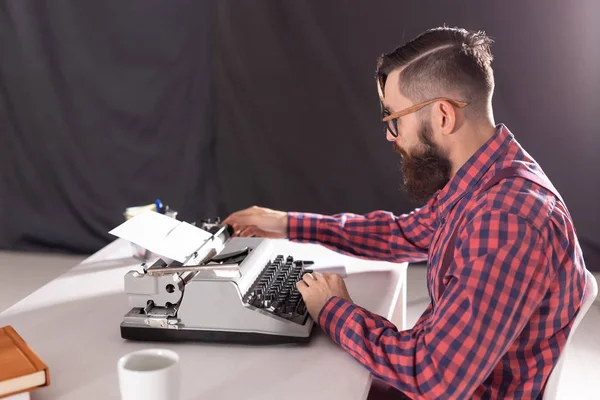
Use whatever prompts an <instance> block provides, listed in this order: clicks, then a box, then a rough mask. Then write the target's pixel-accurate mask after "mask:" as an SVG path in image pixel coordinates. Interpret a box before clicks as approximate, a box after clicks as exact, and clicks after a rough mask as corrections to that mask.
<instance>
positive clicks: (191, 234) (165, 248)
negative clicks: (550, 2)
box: [109, 211, 211, 263]
mask: <svg viewBox="0 0 600 400" xmlns="http://www.w3.org/2000/svg"><path fill="white" fill-rule="evenodd" d="M109 233H110V234H111V235H114V236H117V237H119V238H121V239H125V240H128V241H130V242H132V243H135V244H137V245H138V246H142V247H143V248H145V249H148V250H150V251H151V252H153V253H155V254H158V255H159V256H162V257H167V258H170V259H172V260H177V261H179V262H182V263H183V262H185V261H186V260H187V258H188V257H189V256H190V255H191V254H192V253H193V252H194V251H196V250H197V249H198V247H200V245H202V243H204V242H205V241H206V240H207V239H208V238H210V237H211V234H210V233H208V232H206V231H205V230H203V229H200V228H198V227H196V226H194V225H191V224H188V223H187V222H183V221H178V220H176V219H175V218H171V217H167V216H166V215H163V214H159V213H157V212H155V211H145V212H143V213H141V214H138V215H136V216H135V217H133V218H131V219H129V220H127V221H125V222H124V223H122V224H121V225H119V226H117V227H116V228H114V229H113V230H111V231H110V232H109Z"/></svg>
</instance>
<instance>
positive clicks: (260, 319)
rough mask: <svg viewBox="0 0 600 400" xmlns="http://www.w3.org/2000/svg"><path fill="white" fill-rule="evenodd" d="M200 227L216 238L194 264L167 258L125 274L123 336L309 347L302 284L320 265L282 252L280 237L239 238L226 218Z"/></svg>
mask: <svg viewBox="0 0 600 400" xmlns="http://www.w3.org/2000/svg"><path fill="white" fill-rule="evenodd" d="M198 227H199V228H201V229H204V230H206V231H207V232H209V233H210V234H211V236H210V238H209V239H208V240H206V241H205V242H203V243H201V244H199V247H198V249H197V250H196V251H195V252H194V253H193V254H192V255H191V256H190V258H189V259H188V260H187V261H186V262H184V263H180V262H177V261H165V260H163V259H162V258H159V259H158V260H156V261H155V262H154V263H153V264H152V265H150V266H148V265H146V264H141V266H140V267H141V268H140V269H139V270H133V271H129V272H128V273H127V274H126V275H125V282H124V283H125V292H126V294H127V295H128V296H129V304H130V307H131V310H130V311H129V312H128V313H127V314H126V315H125V316H124V319H123V321H122V323H121V326H120V329H121V337H122V338H124V339H128V340H140V341H203V342H226V343H243V344H281V343H303V342H304V343H305V342H308V341H309V340H310V337H311V331H312V328H313V325H314V322H313V320H312V319H311V317H310V315H309V314H308V312H307V310H306V305H305V304H304V301H303V300H302V296H301V295H300V293H299V292H298V289H297V288H296V282H298V281H299V280H301V279H302V275H303V274H304V273H306V272H310V269H308V268H309V267H310V265H311V264H312V263H313V262H312V261H305V260H297V259H295V258H294V256H293V255H291V254H282V253H280V252H278V251H277V248H276V246H275V244H274V243H275V242H276V241H273V240H269V239H263V238H240V237H232V236H231V235H232V229H231V227H229V226H225V225H220V224H219V221H218V220H217V221H216V222H214V223H211V222H210V221H208V222H206V221H204V222H203V223H202V224H200V225H198Z"/></svg>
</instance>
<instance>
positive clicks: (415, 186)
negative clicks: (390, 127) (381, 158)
mask: <svg viewBox="0 0 600 400" xmlns="http://www.w3.org/2000/svg"><path fill="white" fill-rule="evenodd" d="M432 136H433V130H432V129H431V124H430V123H425V122H423V123H422V125H421V128H420V130H419V139H420V142H421V143H420V146H419V148H418V149H416V150H414V151H412V154H410V155H409V154H408V153H407V152H406V151H405V150H403V149H400V148H399V147H398V145H397V144H396V143H393V147H394V150H395V151H396V152H398V153H400V154H402V173H403V175H404V181H403V184H402V185H401V187H402V190H403V191H404V192H405V193H406V194H407V195H408V196H409V197H410V198H411V200H413V201H415V202H418V203H426V202H427V201H428V200H429V199H430V198H431V197H432V196H433V195H434V194H435V193H436V192H437V191H438V190H440V189H442V188H443V187H444V186H445V185H446V184H447V183H448V181H449V180H450V173H451V171H452V165H451V163H450V160H449V159H448V157H447V156H446V155H445V154H444V153H443V152H442V150H441V149H440V148H439V147H438V146H437V145H436V144H435V143H434V142H433V140H432Z"/></svg>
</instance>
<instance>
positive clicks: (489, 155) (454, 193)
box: [436, 124, 514, 217]
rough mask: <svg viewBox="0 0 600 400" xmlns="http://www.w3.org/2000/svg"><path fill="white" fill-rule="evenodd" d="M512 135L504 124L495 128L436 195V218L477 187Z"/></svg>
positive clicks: (503, 150) (511, 138)
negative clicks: (490, 135) (491, 134)
mask: <svg viewBox="0 0 600 400" xmlns="http://www.w3.org/2000/svg"><path fill="white" fill-rule="evenodd" d="M513 139H514V136H513V134H512V133H511V132H510V131H509V130H508V128H507V127H506V126H505V125H504V124H499V125H497V126H496V132H495V133H494V135H493V136H492V137H491V138H490V139H489V140H488V141H487V142H486V143H484V144H483V146H481V147H480V148H479V149H478V150H477V151H476V152H475V154H473V155H472V156H471V158H469V159H468V160H467V162H466V163H464V164H463V166H462V167H460V169H459V170H458V171H457V172H456V175H454V176H453V177H452V179H450V181H449V182H448V183H447V184H446V186H444V187H443V188H442V189H441V190H440V191H439V192H438V193H437V195H436V197H437V210H438V216H440V217H443V216H445V215H446V213H447V212H448V210H450V209H451V208H452V206H453V205H454V204H455V203H456V202H457V201H458V200H459V199H460V198H462V197H463V196H464V195H466V194H469V193H470V192H472V191H473V190H474V189H475V187H477V184H478V182H479V181H480V180H481V178H482V177H483V175H484V174H485V173H486V172H487V171H488V170H489V169H490V167H491V166H492V165H493V164H494V162H496V160H497V159H498V158H499V157H500V155H502V154H503V153H505V152H506V150H507V149H508V145H509V143H510V142H511V141H512V140H513Z"/></svg>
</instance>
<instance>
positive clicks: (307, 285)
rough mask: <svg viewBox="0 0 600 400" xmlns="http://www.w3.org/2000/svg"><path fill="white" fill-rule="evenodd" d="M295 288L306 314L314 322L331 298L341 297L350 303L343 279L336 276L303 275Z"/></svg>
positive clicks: (326, 274) (317, 273)
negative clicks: (306, 311)
mask: <svg viewBox="0 0 600 400" xmlns="http://www.w3.org/2000/svg"><path fill="white" fill-rule="evenodd" d="M296 287H297V288H298V291H299V292H300V294H301V295H302V298H303V299H304V303H305V304H306V308H307V310H308V313H309V314H310V316H311V317H312V319H313V320H314V321H315V322H316V321H318V318H319V313H320V312H321V309H322V308H323V307H324V306H325V303H327V300H329V299H330V298H331V297H333V296H337V297H341V298H343V299H346V300H348V301H349V302H351V303H352V299H351V298H350V295H349V294H348V289H346V284H345V283H344V279H343V278H342V277H341V276H340V275H338V274H328V273H323V274H321V273H320V272H312V273H307V274H304V276H303V277H302V280H301V281H299V282H298V283H296Z"/></svg>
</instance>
